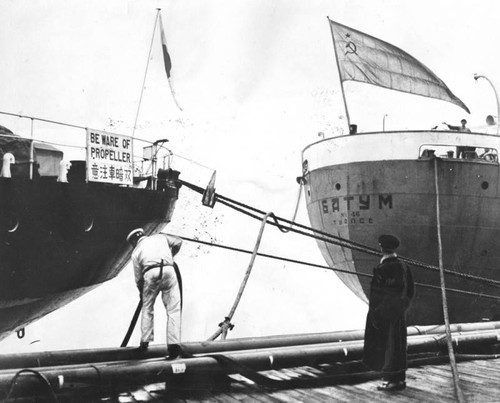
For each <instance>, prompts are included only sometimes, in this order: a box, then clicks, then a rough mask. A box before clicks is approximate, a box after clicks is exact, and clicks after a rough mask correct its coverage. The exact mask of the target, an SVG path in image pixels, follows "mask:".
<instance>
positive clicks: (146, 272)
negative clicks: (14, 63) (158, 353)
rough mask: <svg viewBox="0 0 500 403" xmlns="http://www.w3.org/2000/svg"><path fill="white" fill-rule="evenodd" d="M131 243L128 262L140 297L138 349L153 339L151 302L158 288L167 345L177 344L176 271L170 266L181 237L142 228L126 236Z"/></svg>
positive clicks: (178, 337) (177, 278) (178, 314)
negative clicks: (160, 296)
mask: <svg viewBox="0 0 500 403" xmlns="http://www.w3.org/2000/svg"><path fill="white" fill-rule="evenodd" d="M127 242H129V243H130V244H131V245H132V246H133V247H134V251H133V252H132V263H133V266H134V276H135V282H136V284H137V288H138V289H139V293H140V294H141V298H142V311H141V345H140V349H141V350H146V349H147V348H148V345H149V342H150V341H153V340H154V304H155V300H156V297H157V296H158V294H159V293H160V292H161V294H162V300H163V305H165V310H166V311H167V346H169V345H170V344H178V343H179V342H180V338H181V290H180V274H179V272H178V270H177V267H176V266H175V268H174V265H175V263H174V258H173V257H174V256H175V255H176V254H177V253H178V252H179V249H180V248H181V245H182V240H181V239H180V238H179V237H176V236H170V235H167V234H161V233H160V234H154V235H150V236H145V235H144V231H143V229H142V228H138V229H135V230H133V231H132V232H131V233H130V234H128V236H127Z"/></svg>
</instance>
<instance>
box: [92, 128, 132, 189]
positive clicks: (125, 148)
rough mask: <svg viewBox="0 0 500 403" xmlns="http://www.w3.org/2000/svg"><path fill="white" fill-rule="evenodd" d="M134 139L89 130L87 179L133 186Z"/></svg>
mask: <svg viewBox="0 0 500 403" xmlns="http://www.w3.org/2000/svg"><path fill="white" fill-rule="evenodd" d="M132 172H133V165H132V138H131V137H129V136H123V135H120V134H113V133H108V132H103V131H100V130H94V129H87V179H88V180H89V181H91V182H106V183H115V184H120V185H132V183H133V176H132Z"/></svg>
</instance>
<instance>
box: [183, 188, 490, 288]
mask: <svg viewBox="0 0 500 403" xmlns="http://www.w3.org/2000/svg"><path fill="white" fill-rule="evenodd" d="M180 182H181V183H182V184H183V185H185V186H186V187H188V188H189V189H191V190H193V191H195V192H198V193H201V194H203V191H204V189H202V188H201V187H199V186H196V185H193V184H191V183H189V182H186V181H182V180H181V181H180ZM215 197H216V200H218V201H219V202H220V203H222V204H224V205H226V206H227V207H230V208H232V209H233V210H236V211H239V212H241V213H243V214H245V215H248V216H250V217H253V218H255V219H258V220H261V219H262V218H261V217H259V216H258V215H256V214H253V213H251V212H250V211H253V212H256V213H259V214H264V212H263V211H262V210H258V209H256V208H254V207H251V206H248V205H246V204H244V203H241V202H238V201H235V200H232V199H230V198H228V197H225V196H222V195H220V194H216V195H215ZM278 220H279V221H282V222H284V223H287V224H294V226H295V227H298V228H303V229H305V230H307V231H310V232H313V234H311V233H308V232H304V231H300V230H298V229H296V228H293V229H292V228H290V231H292V232H295V233H298V234H301V235H305V236H308V237H311V238H315V239H317V240H320V241H323V242H326V243H331V244H335V245H338V246H342V247H346V248H350V249H353V250H357V251H359V252H362V253H366V254H369V255H375V256H380V255H381V254H380V251H379V250H377V249H375V248H371V247H369V246H366V245H363V244H360V243H358V242H354V241H351V240H348V239H345V238H342V237H339V236H335V235H333V234H329V233H327V232H324V231H321V230H318V229H315V228H311V227H307V226H305V225H302V224H299V223H292V222H291V221H289V220H287V219H284V218H281V217H276V216H274V215H273V221H274V222H273V221H269V224H271V225H275V226H277V227H278V228H280V230H281V231H282V232H286V230H283V228H284V225H283V224H280V223H279V222H278ZM315 234H319V235H321V236H318V235H315ZM399 258H400V260H403V261H404V262H406V263H408V264H410V265H412V266H415V267H420V268H423V269H428V270H433V271H436V272H439V267H436V266H433V265H429V264H426V263H423V262H419V261H417V260H413V259H409V258H406V257H404V256H399ZM444 273H446V274H449V275H453V276H456V277H461V278H465V279H467V280H470V281H477V282H482V283H486V284H488V285H491V286H494V287H498V288H500V281H497V280H492V279H488V278H484V277H480V276H474V275H471V274H467V273H461V272H457V271H452V270H444Z"/></svg>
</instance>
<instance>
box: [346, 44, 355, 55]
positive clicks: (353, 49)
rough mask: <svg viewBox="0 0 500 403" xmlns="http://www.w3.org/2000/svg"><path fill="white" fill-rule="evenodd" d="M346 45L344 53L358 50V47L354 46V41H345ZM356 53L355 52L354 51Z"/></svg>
mask: <svg viewBox="0 0 500 403" xmlns="http://www.w3.org/2000/svg"><path fill="white" fill-rule="evenodd" d="M345 47H346V49H347V50H346V51H345V54H346V55H347V54H349V53H356V51H357V50H358V48H357V47H356V44H355V43H354V42H351V41H349V42H347V45H345ZM356 54H357V53H356Z"/></svg>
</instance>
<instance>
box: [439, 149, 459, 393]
mask: <svg viewBox="0 0 500 403" xmlns="http://www.w3.org/2000/svg"><path fill="white" fill-rule="evenodd" d="M434 186H435V189H436V224H437V237H438V246H439V248H438V252H439V278H440V280H441V296H442V300H443V301H442V302H443V316H444V324H445V330H446V345H447V346H448V355H449V357H450V366H451V373H452V375H453V386H454V388H455V396H456V397H457V401H458V402H459V403H462V402H465V395H464V393H463V392H462V389H461V388H460V382H459V374H458V368H457V361H456V359H455V352H454V351H453V341H452V339H451V330H450V318H449V316H448V302H447V299H446V287H445V280H444V270H443V245H442V240H441V214H440V208H439V182H438V159H437V158H434Z"/></svg>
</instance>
